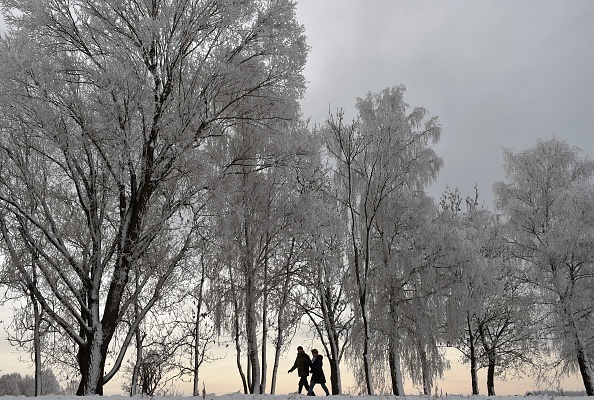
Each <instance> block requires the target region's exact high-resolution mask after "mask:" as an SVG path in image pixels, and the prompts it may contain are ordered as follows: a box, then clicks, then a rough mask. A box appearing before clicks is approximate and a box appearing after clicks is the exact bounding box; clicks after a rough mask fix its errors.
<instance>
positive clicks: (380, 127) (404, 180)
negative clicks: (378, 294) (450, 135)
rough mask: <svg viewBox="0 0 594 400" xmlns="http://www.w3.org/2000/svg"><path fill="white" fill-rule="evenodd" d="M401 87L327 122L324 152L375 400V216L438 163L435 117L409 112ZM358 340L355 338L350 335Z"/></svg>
mask: <svg viewBox="0 0 594 400" xmlns="http://www.w3.org/2000/svg"><path fill="white" fill-rule="evenodd" d="M404 91H405V89H404V87H403V86H398V87H392V88H387V89H384V90H383V91H381V92H380V93H377V94H372V93H369V94H368V95H367V97H365V98H364V99H361V98H359V99H357V103H356V107H357V110H358V113H359V117H358V119H357V120H356V121H355V122H353V123H352V124H350V125H348V124H344V123H343V118H342V114H341V113H339V115H338V116H336V117H333V116H330V118H329V119H328V121H327V128H326V147H327V149H328V152H329V154H330V156H331V157H332V158H333V159H334V162H335V165H336V166H335V195H336V199H337V201H338V202H339V203H340V204H341V208H342V210H341V211H342V215H343V219H344V222H345V226H346V231H347V232H348V238H349V239H348V242H349V250H348V253H347V254H348V260H349V267H350V270H351V277H352V280H353V287H354V293H353V297H354V299H356V301H355V302H354V305H355V307H356V309H357V317H358V321H359V323H360V335H358V337H360V338H361V348H362V354H361V355H360V357H361V360H362V362H361V365H362V370H363V375H364V382H365V387H366V392H367V393H368V394H370V395H373V394H374V392H375V390H374V386H373V377H372V365H371V361H370V357H371V354H370V340H371V335H372V332H371V325H370V320H369V318H370V316H369V306H370V304H369V298H370V290H371V289H372V281H371V277H372V276H373V275H374V269H375V268H376V267H377V265H375V263H374V262H373V257H372V249H373V246H374V245H373V240H374V237H375V235H376V234H377V231H376V227H375V224H376V220H377V218H378V215H379V213H380V212H381V211H382V210H384V209H386V208H389V207H393V206H394V203H392V202H391V201H390V198H391V197H394V196H397V195H396V194H397V193H402V192H403V193H412V192H415V191H422V190H423V188H424V187H425V186H426V185H428V184H429V183H430V182H431V181H432V180H433V179H434V178H435V177H436V176H437V172H438V170H439V168H440V166H441V164H442V161H441V159H439V158H438V157H437V156H436V155H435V152H434V151H433V150H432V149H431V147H430V146H429V144H430V143H435V142H437V141H438V140H439V137H440V134H441V129H440V127H439V124H438V123H437V119H436V118H430V119H426V116H427V111H426V110H425V109H424V108H415V109H414V110H413V111H412V112H410V113H407V111H408V108H409V106H408V105H407V104H406V103H405V102H404ZM353 337H357V336H353Z"/></svg>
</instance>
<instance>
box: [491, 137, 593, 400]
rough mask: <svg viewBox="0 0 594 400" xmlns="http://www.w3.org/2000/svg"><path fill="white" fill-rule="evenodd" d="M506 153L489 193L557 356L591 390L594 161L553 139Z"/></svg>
mask: <svg viewBox="0 0 594 400" xmlns="http://www.w3.org/2000/svg"><path fill="white" fill-rule="evenodd" d="M504 157H505V171H506V177H507V179H508V181H507V182H498V183H497V184H495V186H494V191H495V195H496V201H497V207H498V208H499V209H500V210H501V211H502V212H503V213H504V214H505V216H506V218H507V221H506V222H507V227H508V231H507V232H506V235H507V240H508V241H509V244H510V248H511V251H512V252H513V255H514V256H515V257H517V258H519V259H520V260H523V261H524V262H525V263H526V264H527V268H528V269H527V272H526V273H525V274H524V277H523V279H524V280H525V282H527V283H528V284H531V285H532V286H533V287H534V288H535V290H538V292H539V293H540V302H541V303H542V304H544V305H545V307H546V310H547V312H548V313H547V318H546V323H547V324H545V326H547V325H548V327H550V328H551V329H552V334H553V337H552V339H553V343H554V344H555V347H556V353H557V355H558V357H559V359H560V360H561V362H562V363H563V364H565V365H567V366H575V367H577V369H578V371H579V373H580V375H581V378H582V381H583V384H584V388H585V390H586V393H587V394H588V395H589V396H592V395H594V381H593V379H594V378H593V375H592V360H591V359H590V357H589V355H590V353H589V352H588V348H589V347H591V337H592V336H591V334H590V332H591V328H592V313H591V305H590V304H588V303H589V302H588V301H587V300H586V298H588V297H589V298H590V299H591V296H592V287H594V286H593V282H594V281H593V279H594V252H593V250H592V249H594V231H593V229H592V227H593V226H594V201H593V200H594V182H593V179H594V161H592V160H590V159H588V158H581V157H579V150H578V149H576V148H573V147H570V146H569V145H568V144H567V143H566V142H564V141H562V140H559V139H556V138H552V139H549V140H539V141H538V142H537V143H536V145H535V146H534V147H532V148H530V149H528V150H525V151H521V152H514V151H512V150H510V149H506V150H505V151H504ZM590 303H591V301H590Z"/></svg>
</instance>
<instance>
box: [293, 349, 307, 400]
mask: <svg viewBox="0 0 594 400" xmlns="http://www.w3.org/2000/svg"><path fill="white" fill-rule="evenodd" d="M310 367H311V359H310V358H309V356H308V355H307V353H306V352H305V351H303V347H301V346H298V347H297V358H295V363H294V364H293V367H292V368H291V369H290V370H289V373H291V372H293V371H294V370H295V369H297V374H298V375H299V390H298V391H297V393H299V394H301V390H302V389H303V388H304V387H305V390H307V392H308V393H309V384H308V383H307V377H308V376H309V368H310Z"/></svg>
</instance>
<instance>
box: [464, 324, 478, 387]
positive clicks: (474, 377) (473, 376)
mask: <svg viewBox="0 0 594 400" xmlns="http://www.w3.org/2000/svg"><path fill="white" fill-rule="evenodd" d="M466 322H467V323H468V340H469V342H470V343H469V347H470V381H471V384H472V394H473V395H475V396H476V395H478V394H479V385H478V373H477V370H478V367H477V364H478V361H477V358H476V345H475V342H476V339H475V337H474V334H473V331H472V325H471V323H470V316H469V315H466Z"/></svg>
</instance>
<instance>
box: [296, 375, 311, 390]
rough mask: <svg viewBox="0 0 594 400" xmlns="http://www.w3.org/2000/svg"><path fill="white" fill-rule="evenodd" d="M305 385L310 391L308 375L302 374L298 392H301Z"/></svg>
mask: <svg viewBox="0 0 594 400" xmlns="http://www.w3.org/2000/svg"><path fill="white" fill-rule="evenodd" d="M304 387H305V390H307V391H309V385H308V384H307V377H306V376H302V377H300V378H299V390H298V391H297V393H299V394H301V390H303V388H304Z"/></svg>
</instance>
